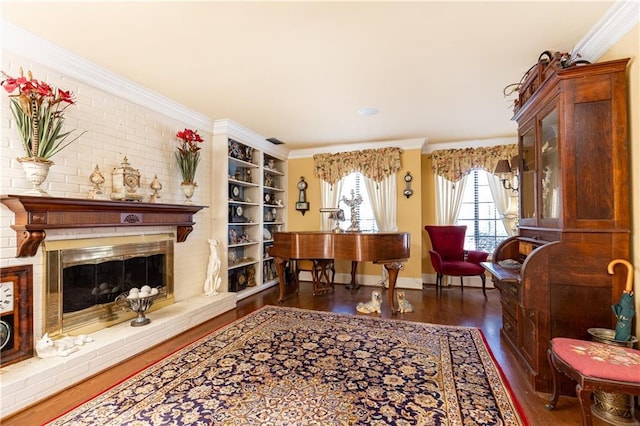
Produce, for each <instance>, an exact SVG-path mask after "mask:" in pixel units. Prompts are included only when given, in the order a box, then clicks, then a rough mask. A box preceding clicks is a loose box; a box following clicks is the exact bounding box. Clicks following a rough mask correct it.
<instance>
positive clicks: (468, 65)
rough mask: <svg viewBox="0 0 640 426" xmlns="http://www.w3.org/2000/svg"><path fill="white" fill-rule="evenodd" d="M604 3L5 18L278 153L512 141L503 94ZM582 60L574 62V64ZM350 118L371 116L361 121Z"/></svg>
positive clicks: (216, 6) (233, 5)
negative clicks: (272, 145) (235, 127)
mask: <svg viewBox="0 0 640 426" xmlns="http://www.w3.org/2000/svg"><path fill="white" fill-rule="evenodd" d="M612 4H613V1H564V2H561V1H548V2H542V1H531V2H524V1H511V2H496V1H484V2H481V1H470V2H460V1H448V2H446V1H441V2H432V1H429V2H427V1H412V2H399V1H388V2H384V1H378V2H360V1H352V2H338V1H329V2H315V1H297V2H295V1H289V2H287V1H285V2H246V1H244V2H239V1H237V2H213V1H193V2H179V1H176V2H167V1H146V2H115V1H91V2H79V1H76V2H74V1H67V2H52V1H44V2H33V1H26V2H25V1H20V2H18V1H6V0H5V1H2V6H1V7H2V17H3V19H5V20H8V21H10V22H12V23H14V24H15V25H17V26H19V27H22V28H24V29H26V30H27V31H29V32H31V33H33V34H35V35H38V36H41V37H43V38H45V39H47V40H49V41H51V42H53V43H55V44H57V45H59V46H61V47H63V48H65V49H67V50H69V51H71V52H74V53H75V54H78V55H80V56H82V57H84V58H85V59H88V60H90V61H92V62H94V63H96V64H97V65H99V66H102V67H104V68H107V69H108V70H110V71H112V72H115V73H117V74H120V75H122V76H124V77H126V78H128V79H130V80H132V81H134V82H136V83H138V84H140V85H143V86H145V87H147V88H149V89H152V90H154V91H156V92H158V93H160V94H161V95H164V96H166V97H169V98H171V99H173V100H175V101H177V102H178V103H180V104H183V105H185V106H187V107H189V108H191V109H193V110H195V111H197V112H199V113H201V114H204V115H205V116H207V117H210V118H212V119H218V118H230V119H232V120H234V121H236V122H238V123H240V124H242V125H244V126H246V127H248V128H250V129H252V130H253V131H255V132H257V133H259V134H261V135H263V136H265V137H276V138H278V139H280V140H282V141H283V142H285V143H286V146H287V147H288V148H289V149H304V148H312V147H317V146H326V145H331V144H346V143H354V142H370V141H384V140H397V139H409V138H427V139H428V141H429V143H430V144H432V143H441V142H456V141H468V140H480V139H489V138H501V137H508V136H513V135H515V134H516V126H515V123H514V122H512V121H511V115H512V113H511V100H510V99H506V98H505V97H504V96H503V88H504V87H505V86H507V85H508V84H510V83H516V82H518V81H519V80H520V78H521V77H522V75H523V74H524V72H525V71H527V69H529V67H530V66H531V65H532V64H534V63H535V62H536V61H537V59H538V56H539V55H540V53H541V52H543V51H544V50H551V51H571V50H572V49H573V47H574V46H575V45H576V44H577V43H578V42H579V41H580V40H581V39H582V38H583V37H584V36H585V34H587V32H588V31H589V30H590V29H591V28H592V27H593V26H594V25H595V24H596V23H597V22H598V20H599V19H600V18H601V17H602V16H603V15H604V14H605V13H606V11H607V10H608V9H609V8H610V7H611V5H612ZM578 53H579V52H578ZM360 107H375V108H378V109H379V110H380V113H379V114H377V115H374V116H369V117H363V116H359V115H358V114H357V113H356V110H357V109H358V108H360Z"/></svg>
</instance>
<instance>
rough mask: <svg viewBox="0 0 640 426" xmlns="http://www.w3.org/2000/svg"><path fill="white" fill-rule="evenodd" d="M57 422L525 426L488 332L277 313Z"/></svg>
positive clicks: (212, 339) (234, 327)
mask: <svg viewBox="0 0 640 426" xmlns="http://www.w3.org/2000/svg"><path fill="white" fill-rule="evenodd" d="M49 424H52V425H390V424H392V425H525V424H527V423H526V419H525V418H524V416H522V415H521V414H520V409H519V405H518V403H517V401H516V400H515V398H514V397H513V396H512V395H511V393H510V390H509V388H508V384H507V383H506V381H505V379H504V378H503V377H502V375H501V372H500V370H499V369H498V368H497V366H496V364H495V362H494V360H493V357H492V355H491V353H490V351H489V349H488V347H487V346H486V343H485V341H484V338H483V336H482V334H481V332H480V330H478V329H476V328H470V327H453V326H439V325H431V324H424V323H416V322H409V321H400V320H385V319H380V318H375V317H369V316H364V315H358V316H354V315H346V314H335V313H328V312H317V311H308V310H302V309H296V308H284V307H276V306H268V307H265V308H262V309H261V310H258V311H256V312H254V313H252V314H250V315H247V316H246V317H244V318H242V319H240V320H237V321H235V322H234V323H232V324H229V325H227V326H225V327H223V328H221V329H219V330H217V331H215V332H213V333H211V334H210V335H208V336H206V337H204V338H202V339H200V340H198V341H196V342H194V343H192V344H190V345H188V346H186V347H184V348H182V349H180V350H178V351H177V352H175V353H173V354H172V355H170V356H168V357H167V358H165V359H163V360H161V361H159V362H158V363H156V364H154V365H152V366H150V367H148V368H146V369H145V370H143V371H141V372H139V373H137V374H135V375H134V376H132V377H130V378H129V379H127V380H125V381H124V382H122V383H120V384H118V385H116V386H114V387H113V388H111V389H110V390H108V391H106V392H104V393H103V394H101V395H99V396H97V397H95V398H93V399H91V400H90V401H88V402H86V403H84V404H82V405H81V406H79V407H77V408H75V409H73V410H72V411H70V412H69V413H67V414H65V415H63V416H61V417H59V418H58V419H56V420H54V421H53V422H52V423H49Z"/></svg>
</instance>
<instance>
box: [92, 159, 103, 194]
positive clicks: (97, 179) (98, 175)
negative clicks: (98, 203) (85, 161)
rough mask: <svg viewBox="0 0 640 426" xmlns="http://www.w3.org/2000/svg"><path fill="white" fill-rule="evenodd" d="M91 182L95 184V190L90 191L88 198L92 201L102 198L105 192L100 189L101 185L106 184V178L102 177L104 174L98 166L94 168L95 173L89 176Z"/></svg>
mask: <svg viewBox="0 0 640 426" xmlns="http://www.w3.org/2000/svg"><path fill="white" fill-rule="evenodd" d="M89 181H91V183H92V184H93V188H91V189H90V190H89V197H88V198H89V199H90V200H95V199H99V198H102V195H103V192H102V188H100V185H102V184H103V183H104V176H103V175H102V172H101V171H100V168H99V167H98V165H97V164H96V165H95V167H94V168H93V172H92V173H91V174H90V175H89Z"/></svg>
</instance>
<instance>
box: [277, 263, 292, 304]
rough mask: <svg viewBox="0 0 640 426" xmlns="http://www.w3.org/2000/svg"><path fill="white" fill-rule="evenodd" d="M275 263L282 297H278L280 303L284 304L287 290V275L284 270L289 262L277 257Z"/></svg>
mask: <svg viewBox="0 0 640 426" xmlns="http://www.w3.org/2000/svg"><path fill="white" fill-rule="evenodd" d="M274 262H275V264H276V272H277V273H278V281H279V282H280V296H278V302H279V303H282V302H284V296H285V292H286V288H287V275H286V274H285V270H284V268H285V266H286V265H287V262H289V260H288V259H283V258H281V257H276V258H275V259H274Z"/></svg>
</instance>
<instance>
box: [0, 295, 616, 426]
mask: <svg viewBox="0 0 640 426" xmlns="http://www.w3.org/2000/svg"><path fill="white" fill-rule="evenodd" d="M371 290H372V287H361V288H360V289H359V290H358V291H357V292H355V293H352V292H350V291H349V290H347V289H346V288H345V287H344V286H342V285H336V289H335V293H334V294H330V295H324V296H315V297H314V296H313V295H312V294H311V284H310V283H302V284H301V289H300V293H299V294H298V295H294V296H291V297H290V298H289V299H287V300H286V301H285V302H284V303H283V304H282V306H292V307H299V308H305V309H313V310H323V311H333V312H342V313H350V314H356V310H355V306H356V304H357V302H361V301H366V300H368V298H369V296H370V294H371ZM406 293H407V297H408V299H409V301H410V302H411V303H412V304H413V305H414V307H415V311H414V312H412V313H407V314H398V315H393V316H392V315H391V313H390V311H389V307H388V305H387V298H386V294H384V295H383V298H384V302H383V312H382V314H381V316H382V317H384V318H397V319H402V320H407V321H420V322H429V323H434V324H449V325H465V326H473V327H479V328H481V329H482V331H483V333H484V335H485V338H486V339H487V341H488V343H489V346H490V347H491V350H492V351H493V354H494V356H495V358H496V360H497V362H498V363H499V365H500V366H501V368H502V370H503V372H504V373H505V375H506V377H507V378H508V380H509V383H510V385H511V388H512V389H513V391H514V393H515V395H516V397H517V399H518V401H519V402H520V404H521V406H522V408H523V410H524V412H525V414H526V416H527V417H528V419H529V422H530V424H531V425H534V426H538V425H554V426H555V425H580V424H582V418H581V415H580V411H579V408H578V401H577V399H575V398H568V397H561V398H560V401H559V403H558V406H557V408H556V409H555V410H554V411H547V410H546V409H545V408H544V405H545V403H546V402H547V399H548V395H547V394H541V393H536V392H533V391H532V390H531V387H530V386H529V383H528V382H527V381H526V378H525V377H524V374H523V372H522V371H521V369H520V367H519V366H518V364H517V363H516V360H515V358H514V357H513V355H512V354H511V352H510V351H509V350H508V348H507V347H506V345H505V344H503V342H502V341H501V339H500V326H501V311H500V302H499V294H498V292H497V290H487V298H486V299H485V298H484V297H483V295H482V291H481V290H480V289H475V288H468V287H467V288H465V289H464V292H462V291H460V288H459V287H452V288H446V289H444V290H443V291H442V292H440V294H439V293H438V292H437V291H436V290H435V287H434V286H425V288H424V289H423V290H421V291H420V290H406ZM277 297H278V289H277V287H273V288H270V289H267V290H265V291H263V292H261V293H258V294H256V295H253V296H251V297H249V298H247V299H244V300H241V301H240V302H238V306H237V308H236V309H235V310H233V311H230V312H227V313H225V314H223V315H220V316H219V317H216V318H214V319H212V320H210V321H208V322H206V323H204V324H201V325H200V326H198V327H195V328H193V329H191V330H189V331H187V332H185V333H183V334H181V335H179V336H176V337H175V338H172V339H171V340H170V341H167V342H164V343H162V344H160V345H158V346H155V347H153V348H151V349H149V350H147V351H145V352H144V353H142V354H140V355H138V356H135V357H133V358H131V359H129V360H127V361H125V362H122V363H121V364H119V365H118V366H117V367H114V368H111V369H109V370H106V371H104V372H101V373H99V374H97V375H95V376H93V377H92V378H89V379H87V380H86V381H84V382H83V383H80V384H78V385H76V386H74V387H72V388H69V389H67V390H65V391H63V392H61V393H59V394H57V395H54V396H52V397H51V398H48V399H46V400H45V401H42V402H41V403H38V404H36V405H34V406H32V407H30V408H28V409H26V410H23V411H22V412H19V413H17V414H15V415H13V416H11V417H8V418H5V419H1V420H0V424H2V426H10V425H20V426H24V425H36V424H42V423H43V422H46V421H48V420H51V419H52V418H53V417H55V416H57V415H59V414H61V413H64V412H66V411H68V410H69V409H71V408H73V407H75V406H76V405H78V404H80V403H82V402H83V401H85V400H86V399H87V398H90V397H92V396H94V395H96V394H98V393H100V392H102V391H104V390H106V389H107V388H109V387H110V386H112V385H113V384H115V383H118V382H119V381H121V380H123V379H125V378H127V377H128V376H130V375H131V374H133V373H135V372H137V371H139V370H141V369H143V368H145V367H146V366H148V365H150V364H152V363H154V362H155V361H157V360H159V359H161V358H163V357H164V356H166V355H167V354H169V353H171V352H173V351H174V350H176V349H177V348H179V347H181V346H183V345H185V344H187V343H190V342H192V341H193V340H196V339H198V338H199V337H202V336H204V335H206V334H207V333H209V332H211V331H213V330H215V329H217V328H219V327H221V326H223V325H225V324H228V323H229V322H232V321H234V320H236V319H238V318H241V317H243V316H245V315H246V314H248V313H250V312H252V311H254V310H256V309H259V308H260V307H262V306H264V305H268V304H271V305H277V304H278V302H277ZM605 424H606V423H604V422H600V421H599V420H598V419H594V426H601V425H605Z"/></svg>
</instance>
